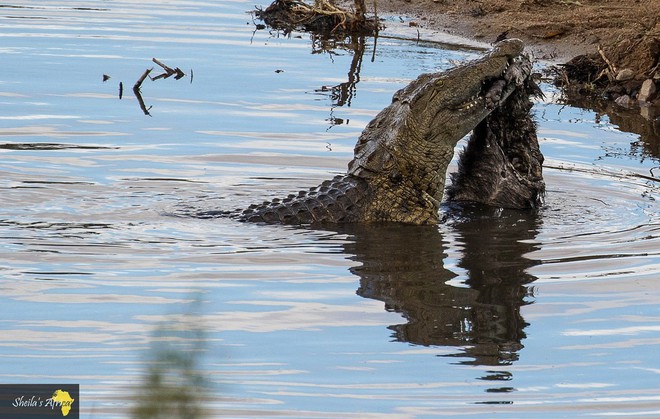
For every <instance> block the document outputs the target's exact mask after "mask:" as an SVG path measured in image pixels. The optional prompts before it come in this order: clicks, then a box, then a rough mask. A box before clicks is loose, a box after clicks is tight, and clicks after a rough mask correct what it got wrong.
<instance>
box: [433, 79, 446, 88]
mask: <svg viewBox="0 0 660 419" xmlns="http://www.w3.org/2000/svg"><path fill="white" fill-rule="evenodd" d="M435 85H436V86H437V87H442V86H444V85H445V81H444V79H440V80H436V81H435Z"/></svg>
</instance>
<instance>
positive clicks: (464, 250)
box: [0, 0, 660, 418]
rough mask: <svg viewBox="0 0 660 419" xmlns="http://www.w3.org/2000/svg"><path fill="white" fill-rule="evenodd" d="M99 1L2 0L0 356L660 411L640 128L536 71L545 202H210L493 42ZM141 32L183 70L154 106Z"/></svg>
mask: <svg viewBox="0 0 660 419" xmlns="http://www.w3.org/2000/svg"><path fill="white" fill-rule="evenodd" d="M97 3H98V5H97ZM97 3H94V4H95V5H97V6H98V7H96V6H95V7H90V6H89V2H76V1H61V0H60V1H39V2H28V1H25V2H21V1H17V2H12V3H9V4H6V5H3V7H0V27H1V28H2V30H1V31H0V37H1V38H2V43H1V44H0V45H1V46H0V59H1V60H2V63H3V66H2V71H0V107H1V109H2V112H0V175H1V176H2V179H3V181H2V182H1V184H0V197H1V198H0V199H1V202H2V204H1V205H0V290H1V292H0V328H1V329H0V330H1V332H2V333H1V336H2V337H0V363H1V365H2V367H1V368H0V381H1V382H6V383H56V382H75V383H80V385H81V396H80V399H81V400H80V403H81V404H80V406H81V409H82V414H83V417H108V418H110V417H127V416H129V415H130V412H131V410H132V409H135V408H136V407H137V406H142V407H143V408H145V409H155V408H156V407H154V406H153V405H150V404H149V403H150V402H153V401H154V400H156V401H159V402H160V404H161V405H165V406H168V408H169V407H171V405H169V404H167V403H169V402H166V401H165V400H163V399H166V400H170V402H172V403H174V402H175V401H173V398H172V397H162V396H163V394H168V395H171V394H172V393H166V391H167V390H166V389H165V386H163V387H159V386H157V385H156V384H154V383H155V382H154V381H153V378H154V377H155V376H160V377H161V378H162V377H168V378H166V379H164V380H165V381H164V382H166V383H170V384H171V385H173V386H175V389H176V391H175V392H176V393H177V394H183V395H184V399H186V400H188V401H190V402H191V403H190V405H186V407H185V408H186V409H189V410H190V409H194V406H198V407H200V408H203V409H205V412H206V413H208V414H209V416H212V417H213V416H220V415H226V416H230V417H241V416H244V417H255V416H284V417H339V416H343V417H346V416H352V417H369V416H374V417H426V416H432V415H448V416H454V415H459V414H460V415H474V416H484V415H492V414H497V415H500V416H503V417H521V416H526V417H574V416H580V415H585V416H586V415H593V414H608V415H618V414H625V415H635V416H643V415H647V416H657V415H660V394H658V383H660V361H658V357H657V351H658V348H659V345H660V308H659V306H658V301H659V300H660V281H659V280H660V216H659V214H658V212H659V211H660V204H659V203H658V199H660V197H659V194H658V192H659V185H658V182H657V181H653V180H651V179H650V178H649V177H650V176H656V177H657V176H658V173H659V170H660V169H658V166H660V163H659V159H660V156H659V155H658V154H657V153H655V152H654V150H657V144H653V143H652V140H648V138H649V137H648V136H645V137H644V138H640V136H639V135H638V134H634V133H627V132H622V131H619V130H618V126H617V125H614V124H612V123H611V122H610V120H609V118H608V117H607V116H606V115H598V114H596V113H594V112H593V111H590V110H584V109H580V108H573V107H570V106H565V105H563V104H561V103H560V99H559V96H558V95H557V94H556V92H554V91H553V90H552V89H551V88H550V87H548V86H545V87H544V89H545V90H546V92H547V94H546V98H545V99H544V100H540V101H538V103H537V104H536V107H535V112H536V115H537V120H538V122H539V137H540V140H541V147H542V150H543V152H544V153H545V155H546V158H547V167H546V168H545V175H546V182H547V185H548V194H547V202H546V203H547V205H546V206H545V207H544V208H543V209H542V210H541V211H540V212H539V213H538V214H533V215H532V214H525V213H518V212H509V211H504V212H501V211H496V210H488V211H477V210H470V211H466V212H464V213H462V214H457V215H454V216H452V217H450V218H449V220H448V221H447V222H446V223H444V224H442V225H440V226H439V227H410V226H389V227H380V228H376V227H344V228H340V229H337V230H336V231H330V230H312V229H305V228H291V227H282V226H261V225H251V224H243V223H237V222H234V221H232V220H224V219H218V220H203V219H197V218H194V217H191V216H188V214H190V213H191V212H195V211H199V210H208V209H233V208H236V207H239V206H243V205H246V204H249V203H253V202H260V201H261V200H263V199H266V198H270V197H273V196H277V195H282V194H288V193H290V192H294V191H297V190H299V189H305V188H307V187H310V186H314V185H316V184H318V183H319V182H320V181H321V180H323V179H326V178H328V177H330V176H332V175H333V174H336V173H340V172H342V171H344V170H345V167H346V163H347V162H348V161H349V160H350V158H351V155H352V149H353V145H354V143H355V140H356V138H357V136H358V135H359V133H360V131H361V130H362V129H363V128H364V126H365V125H366V123H367V122H368V121H369V120H370V119H371V118H372V117H373V116H375V114H376V113H377V112H378V111H379V110H380V109H382V108H383V107H384V106H386V105H387V104H388V103H389V101H390V98H391V95H392V93H393V92H394V91H395V90H396V89H398V88H400V87H402V86H404V85H405V84H406V83H408V82H409V81H410V80H411V79H413V78H414V77H416V76H417V75H418V74H419V73H421V72H424V71H432V70H436V69H441V68H448V67H450V66H452V65H453V64H454V63H455V62H459V61H462V60H465V59H470V58H473V57H476V56H478V55H479V54H480V52H478V51H475V50H473V49H470V48H461V47H457V46H455V45H454V46H452V45H441V44H432V43H417V42H415V40H412V41H409V40H405V39H398V38H388V37H381V38H379V39H378V41H377V42H375V41H374V40H373V39H367V40H363V41H361V40H355V41H354V42H349V44H350V45H347V46H338V47H336V48H334V49H326V48H325V45H322V43H320V42H317V41H312V40H310V39H309V37H308V36H307V35H304V34H300V35H297V34H293V35H292V36H290V37H286V36H283V35H281V34H279V35H278V34H277V33H275V32H269V31H268V30H256V28H255V25H254V23H253V22H252V18H251V17H250V15H248V14H246V13H245V11H247V10H250V9H251V8H253V7H254V4H253V3H251V2H246V1H242V0H236V1H223V2H203V1H201V2H200V1H185V0H176V1H170V2H144V1H142V2H137V1H128V0H126V1H119V0H117V1H104V2H97ZM264 5H265V4H264ZM354 50H358V51H359V52H362V54H361V55H360V54H357V55H355V54H354V52H353V51H354ZM154 57H155V58H158V59H159V60H161V61H162V62H163V63H165V64H167V65H169V66H171V67H173V68H174V67H179V68H180V69H181V70H183V71H184V72H185V73H186V76H185V77H183V78H182V79H180V80H174V79H173V78H168V79H160V80H157V81H151V80H149V79H146V80H145V82H144V83H143V85H142V88H141V93H142V96H143V100H144V103H145V108H146V110H147V111H148V113H149V116H147V115H145V114H144V112H143V110H142V109H141V108H140V106H139V104H138V101H137V99H136V97H135V95H134V94H133V92H132V86H133V84H134V83H135V82H136V80H137V79H138V78H139V77H140V75H141V74H142V73H143V72H144V71H145V69H148V68H152V67H154V70H153V72H152V75H157V74H159V73H160V72H161V68H160V67H158V66H157V65H155V64H154V63H153V62H152V61H151V59H152V58H154ZM104 74H105V75H107V76H110V78H109V79H108V80H107V81H105V82H103V75H104ZM120 82H121V84H122V87H123V96H122V99H121V100H120V99H119V89H120V86H119V84H120ZM654 153H655V154H654ZM157 366H158V367H157ZM149 377H151V378H152V381H149ZM168 380H169V381H168ZM145 383H146V384H145ZM157 404H158V403H157Z"/></svg>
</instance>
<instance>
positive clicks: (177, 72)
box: [151, 58, 186, 81]
mask: <svg viewBox="0 0 660 419" xmlns="http://www.w3.org/2000/svg"><path fill="white" fill-rule="evenodd" d="M151 61H153V62H154V63H156V64H158V65H159V66H161V67H162V68H163V70H165V72H164V73H161V74H159V75H157V76H156V77H154V78H152V79H151V80H154V81H155V80H158V79H166V78H168V77H170V76H173V75H174V80H180V79H182V78H183V77H185V75H186V73H184V72H183V71H181V69H180V68H179V67H176V68H174V69H173V68H171V67H168V66H167V65H165V64H163V63H162V62H161V61H159V60H157V59H155V58H152V59H151Z"/></svg>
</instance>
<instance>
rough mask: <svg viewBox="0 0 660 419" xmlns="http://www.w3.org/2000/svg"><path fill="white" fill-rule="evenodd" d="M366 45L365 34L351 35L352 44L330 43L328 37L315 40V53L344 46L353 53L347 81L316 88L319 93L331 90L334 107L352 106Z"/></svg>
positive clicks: (329, 51) (328, 51) (330, 51)
mask: <svg viewBox="0 0 660 419" xmlns="http://www.w3.org/2000/svg"><path fill="white" fill-rule="evenodd" d="M365 47H366V38H365V37H364V36H353V37H351V38H350V44H349V43H342V44H336V43H334V42H331V43H329V42H328V40H327V39H325V40H321V39H317V40H316V41H315V42H314V49H313V53H318V52H327V53H330V54H332V50H334V49H337V48H343V49H345V50H349V51H351V52H352V53H353V59H352V60H351V66H350V68H349V70H348V80H347V81H345V82H343V83H339V84H337V85H335V86H329V87H328V86H323V87H321V88H320V89H316V90H315V92H317V93H326V92H330V99H331V100H332V106H333V107H335V106H344V105H346V106H351V100H352V99H353V97H354V96H355V92H356V86H357V84H358V83H359V82H360V70H361V68H362V57H363V56H364V50H365Z"/></svg>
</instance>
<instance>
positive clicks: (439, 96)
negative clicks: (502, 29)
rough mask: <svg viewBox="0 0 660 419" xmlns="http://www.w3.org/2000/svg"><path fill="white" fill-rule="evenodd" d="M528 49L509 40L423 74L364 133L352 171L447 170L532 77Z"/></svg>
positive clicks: (367, 173) (361, 173)
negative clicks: (464, 144) (468, 138)
mask: <svg viewBox="0 0 660 419" xmlns="http://www.w3.org/2000/svg"><path fill="white" fill-rule="evenodd" d="M522 50H523V43H522V41H520V40H518V39H508V40H505V41H502V42H500V43H498V44H497V45H495V47H494V48H493V49H492V50H491V51H490V52H489V53H488V54H487V55H486V56H484V57H483V58H480V59H478V60H475V61H472V62H469V63H467V64H464V65H462V66H459V67H456V68H453V69H451V70H448V71H443V72H439V73H429V74H422V75H421V76H419V77H418V78H417V79H416V80H415V81H413V82H412V83H410V84H409V85H408V86H406V87H405V88H403V89H401V90H399V91H398V92H396V93H395V94H394V96H393V98H392V103H391V104H390V105H389V106H388V107H387V108H385V109H383V110H382V111H381V112H380V113H379V114H378V116H376V118H374V119H373V120H372V121H371V122H370V123H369V124H368V125H367V127H366V128H365V130H364V131H363V133H362V135H361V136H360V139H359V140H358V143H357V145H356V147H355V157H354V159H353V160H352V161H351V162H350V163H349V170H348V171H349V173H350V174H353V175H356V176H359V177H370V176H371V175H372V174H377V173H383V172H386V171H389V170H391V169H394V168H396V167H397V166H399V165H402V164H403V165H407V164H410V163H415V162H417V163H418V164H415V165H419V166H425V167H437V168H439V169H443V170H444V169H445V168H446V166H447V164H449V161H450V160H451V158H452V156H453V150H454V147H455V145H456V143H457V142H458V141H459V140H460V139H461V138H463V137H464V136H465V135H467V134H468V133H469V132H470V131H471V130H472V129H473V128H474V127H475V126H476V125H477V124H478V123H479V122H480V121H482V120H483V119H484V118H485V117H487V116H488V115H489V114H490V113H491V112H492V110H493V109H494V108H495V107H496V106H498V105H499V103H501V102H503V101H504V100H505V99H506V98H507V97H508V95H509V94H510V93H511V92H512V91H513V90H515V88H516V86H517V85H519V84H520V83H522V81H523V80H524V79H525V78H526V76H528V75H529V72H530V70H531V64H529V61H528V60H527V59H525V58H524V57H523V56H522V55H521V54H522ZM434 162H435V163H434Z"/></svg>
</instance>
